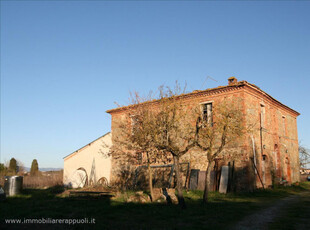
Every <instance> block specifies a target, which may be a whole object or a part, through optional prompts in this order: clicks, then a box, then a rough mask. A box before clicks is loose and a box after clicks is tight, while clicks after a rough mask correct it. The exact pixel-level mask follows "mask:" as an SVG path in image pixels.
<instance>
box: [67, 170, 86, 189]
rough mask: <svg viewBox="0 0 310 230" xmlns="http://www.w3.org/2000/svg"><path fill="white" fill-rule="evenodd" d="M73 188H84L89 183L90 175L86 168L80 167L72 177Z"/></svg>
mask: <svg viewBox="0 0 310 230" xmlns="http://www.w3.org/2000/svg"><path fill="white" fill-rule="evenodd" d="M70 181H71V182H70V183H71V187H72V188H83V187H84V186H86V185H88V175H87V172H86V170H85V168H83V167H80V168H78V169H77V170H75V171H74V172H73V174H72V175H71V177H70Z"/></svg>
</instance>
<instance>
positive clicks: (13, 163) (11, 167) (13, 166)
mask: <svg viewBox="0 0 310 230" xmlns="http://www.w3.org/2000/svg"><path fill="white" fill-rule="evenodd" d="M9 172H10V173H13V174H16V173H17V161H16V159H15V158H14V157H13V158H11V160H10V164H9Z"/></svg>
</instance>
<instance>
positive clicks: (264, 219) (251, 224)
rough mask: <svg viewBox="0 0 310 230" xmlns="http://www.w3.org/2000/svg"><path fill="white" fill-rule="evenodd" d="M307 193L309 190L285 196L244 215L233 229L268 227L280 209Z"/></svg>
mask: <svg viewBox="0 0 310 230" xmlns="http://www.w3.org/2000/svg"><path fill="white" fill-rule="evenodd" d="M309 193H310V192H303V193H300V194H298V195H292V196H289V197H286V198H284V199H282V200H280V201H278V202H276V203H275V204H273V205H272V206H271V207H268V208H266V209H263V210H261V211H258V212H256V213H254V214H252V215H249V216H246V217H245V218H244V219H243V220H241V221H240V222H238V223H237V224H236V225H235V227H234V229H238V230H239V229H241V230H242V229H262V230H263V229H268V225H269V224H270V223H271V222H273V220H274V219H275V218H277V217H279V216H280V215H281V210H283V209H284V208H285V207H287V206H289V205H291V204H293V203H295V202H298V200H299V198H300V197H301V196H304V195H306V194H309Z"/></svg>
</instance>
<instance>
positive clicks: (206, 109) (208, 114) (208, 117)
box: [201, 103, 213, 125]
mask: <svg viewBox="0 0 310 230" xmlns="http://www.w3.org/2000/svg"><path fill="white" fill-rule="evenodd" d="M201 106H202V118H203V119H204V120H205V121H206V122H207V123H208V124H211V125H212V123H213V119H212V103H205V104H202V105H201Z"/></svg>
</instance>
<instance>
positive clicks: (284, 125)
mask: <svg viewBox="0 0 310 230" xmlns="http://www.w3.org/2000/svg"><path fill="white" fill-rule="evenodd" d="M282 129H283V135H284V136H286V120H285V116H282Z"/></svg>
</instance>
